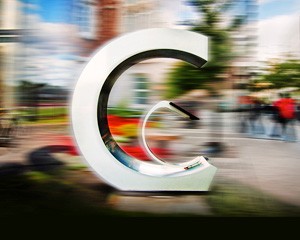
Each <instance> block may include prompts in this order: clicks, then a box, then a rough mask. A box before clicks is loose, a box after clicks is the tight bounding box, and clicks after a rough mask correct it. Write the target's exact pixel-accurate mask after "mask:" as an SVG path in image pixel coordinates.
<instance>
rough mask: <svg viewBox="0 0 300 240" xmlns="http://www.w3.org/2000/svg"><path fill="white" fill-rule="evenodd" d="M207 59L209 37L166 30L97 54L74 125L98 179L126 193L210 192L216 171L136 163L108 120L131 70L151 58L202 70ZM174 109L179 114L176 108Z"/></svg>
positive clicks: (203, 165)
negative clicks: (121, 80) (117, 86)
mask: <svg viewBox="0 0 300 240" xmlns="http://www.w3.org/2000/svg"><path fill="white" fill-rule="evenodd" d="M207 55H208V39H207V37H206V36H203V35H201V34H198V33H195V32H191V31H187V30H179V29H166V28H154V29H145V30H141V31H137V32H133V33H129V34H125V35H123V36H120V37H118V38H116V39H113V40H112V41H110V42H109V43H108V44H106V45H105V46H104V47H102V48H100V49H99V50H98V51H96V53H95V54H94V56H93V57H92V58H91V60H90V61H89V62H88V63H87V65H86V67H85V68H84V69H83V71H82V73H81V75H80V77H79V79H78V81H77V84H76V86H75V90H74V93H73V98H72V108H71V119H72V127H73V133H74V137H75V139H76V142H77V145H78V147H79V150H80V151H81V153H82V155H83V156H84V158H85V159H86V161H87V162H88V163H89V165H90V166H91V167H92V169H93V170H94V171H95V172H96V173H97V174H98V176H99V177H100V178H102V179H103V180H105V181H106V182H107V183H108V184H110V185H112V186H113V187H115V188H117V189H119V190H123V191H208V190H209V187H210V185H211V182H212V180H213V177H214V175H215V173H216V170H217V169H216V167H214V166H212V165H211V164H209V163H208V162H207V161H206V159H205V158H204V157H202V156H199V157H197V158H195V159H194V160H192V161H191V162H188V163H183V164H178V165H174V164H167V163H164V162H161V160H160V159H158V158H156V156H155V155H153V156H151V157H152V158H153V159H154V160H157V164H153V163H148V162H145V161H141V160H138V159H135V158H133V157H131V156H129V155H128V154H127V153H125V152H124V151H123V150H122V149H121V148H120V147H119V145H118V144H117V142H116V141H115V140H114V138H113V136H112V135H111V132H110V130H109V125H108V120H107V102H108V97H109V93H110V91H111V89H112V87H113V85H114V83H115V82H116V80H117V79H118V77H119V76H120V75H121V74H122V73H123V72H124V71H125V70H126V69H128V68H129V67H131V66H132V65H134V64H136V63H138V62H140V61H142V60H146V59H150V58H157V57H167V58H175V59H181V60H184V61H186V62H188V63H190V64H193V65H195V66H196V67H201V66H202V65H203V64H204V63H206V61H207ZM166 103H168V104H169V103H170V102H167V101H163V102H160V103H159V104H160V106H159V104H158V105H157V106H156V107H161V106H162V105H163V104H166ZM172 107H173V109H172V110H174V111H176V107H175V108H174V106H171V108H172ZM152 110H153V109H152ZM154 110H155V109H154ZM177 110H178V108H177ZM180 112H181V113H182V111H179V113H180ZM150 114H151V113H149V115H150ZM144 122H146V121H144ZM145 144H146V142H144V145H145ZM146 150H147V149H146ZM148 150H149V149H148ZM148 150H147V151H148ZM148 153H149V151H148ZM155 158H156V159H155Z"/></svg>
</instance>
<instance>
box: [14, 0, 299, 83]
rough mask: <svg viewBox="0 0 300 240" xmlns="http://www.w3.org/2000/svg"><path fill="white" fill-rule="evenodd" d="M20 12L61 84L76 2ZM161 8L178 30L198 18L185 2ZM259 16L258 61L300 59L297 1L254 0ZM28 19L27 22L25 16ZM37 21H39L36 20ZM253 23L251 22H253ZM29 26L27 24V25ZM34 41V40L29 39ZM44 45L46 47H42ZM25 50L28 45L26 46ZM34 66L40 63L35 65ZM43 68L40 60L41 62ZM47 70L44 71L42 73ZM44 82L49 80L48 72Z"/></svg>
mask: <svg viewBox="0 0 300 240" xmlns="http://www.w3.org/2000/svg"><path fill="white" fill-rule="evenodd" d="M19 1H21V2H22V4H23V6H24V7H23V9H24V10H25V11H26V13H27V15H28V16H30V17H31V18H32V20H33V22H39V29H41V34H40V36H39V38H37V39H35V40H34V45H32V46H31V47H32V48H35V49H32V51H33V52H37V51H36V49H38V50H39V53H37V54H39V55H40V56H41V57H42V59H48V60H49V62H50V63H49V64H50V65H52V64H53V66H57V65H58V63H59V64H61V65H60V67H59V68H58V69H59V70H58V71H59V72H61V73H57V72H56V73H55V74H53V79H54V78H56V76H57V75H61V76H65V78H60V80H58V79H57V78H56V79H57V80H56V81H57V84H63V83H66V82H67V81H68V78H70V77H72V76H70V74H63V71H64V69H72V64H73V63H72V61H70V60H71V59H72V55H74V54H76V47H75V45H74V44H73V43H72V36H74V35H75V34H76V27H75V25H74V24H73V22H72V16H71V11H70V8H71V6H72V4H74V2H75V1H77V0H51V1H49V0H19ZM158 2H159V4H160V6H161V9H162V17H163V18H164V20H165V22H167V23H168V25H169V26H170V27H178V26H176V23H179V22H183V21H188V20H192V21H193V20H195V19H198V18H199V15H198V14H197V12H196V11H195V9H194V8H193V7H192V6H188V5H186V4H184V3H185V0H161V1H158ZM257 4H258V9H257V10H258V14H257V22H255V23H254V24H255V26H252V27H254V28H252V29H257V37H258V38H257V55H256V58H257V60H258V61H267V60H270V59H274V58H279V59H280V58H282V57H283V56H285V55H286V54H287V53H292V54H294V55H295V56H296V57H298V58H299V59H300V1H299V0H257ZM28 19H30V18H29V17H28ZM36 20H38V21H36ZM252 24H253V23H252ZM28 25H30V24H29V23H28ZM32 41H33V40H32ZM45 45H46V47H45ZM28 48H30V46H29V45H28ZM35 64H39V63H38V62H36V63H35ZM40 65H41V66H40V67H41V68H43V66H42V61H41V63H40ZM44 71H46V70H44ZM47 75H48V77H47V79H51V78H52V77H51V72H49V73H48V74H47Z"/></svg>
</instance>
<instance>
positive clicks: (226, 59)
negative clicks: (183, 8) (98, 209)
mask: <svg viewBox="0 0 300 240" xmlns="http://www.w3.org/2000/svg"><path fill="white" fill-rule="evenodd" d="M234 2H235V1H232V0H227V1H226V0H189V1H187V3H188V4H190V5H193V6H194V7H195V8H196V9H197V11H198V13H199V15H200V16H201V20H200V22H199V23H197V24H196V25H195V26H193V27H191V29H190V30H191V31H195V32H198V33H201V34H204V35H206V36H208V37H209V48H210V49H209V60H208V62H207V63H206V64H205V65H204V66H203V67H202V68H201V69H198V68H195V67H193V66H191V65H190V64H188V63H185V62H180V63H179V64H177V65H176V66H175V67H174V68H173V69H172V70H171V71H170V74H169V76H168V79H167V97H168V98H172V97H175V96H178V95H181V94H183V93H185V92H187V91H189V90H192V89H195V88H205V89H209V90H214V91H216V89H213V87H212V84H209V83H217V82H220V81H222V80H224V73H226V70H227V69H228V67H229V63H230V61H231V59H232V58H233V51H232V45H233V42H232V39H231V35H230V34H231V33H232V32H233V31H236V30H238V28H239V27H241V26H242V25H243V23H244V22H245V19H246V17H245V15H238V16H234V17H232V19H231V17H230V18H229V17H228V15H227V18H225V13H228V11H229V10H230V9H231V8H232V7H233V6H234ZM229 19H230V20H229Z"/></svg>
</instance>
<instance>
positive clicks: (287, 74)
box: [250, 60, 300, 90]
mask: <svg viewBox="0 0 300 240" xmlns="http://www.w3.org/2000/svg"><path fill="white" fill-rule="evenodd" d="M259 83H270V88H283V87H299V88H300V61H299V60H287V61H285V62H281V63H275V64H273V65H271V66H270V68H269V70H268V73H266V74H263V75H261V76H260V78H259V79H256V80H254V81H253V82H252V83H251V84H250V89H251V90H256V89H255V86H256V85H257V84H259Z"/></svg>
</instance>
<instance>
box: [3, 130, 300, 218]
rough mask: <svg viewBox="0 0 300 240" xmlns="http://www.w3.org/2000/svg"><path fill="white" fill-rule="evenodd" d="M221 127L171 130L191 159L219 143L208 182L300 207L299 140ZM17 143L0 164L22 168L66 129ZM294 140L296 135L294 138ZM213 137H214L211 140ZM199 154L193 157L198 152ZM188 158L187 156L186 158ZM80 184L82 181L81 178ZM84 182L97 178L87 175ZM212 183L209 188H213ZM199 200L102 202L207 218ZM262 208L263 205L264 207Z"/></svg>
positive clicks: (29, 135) (125, 197)
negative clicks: (210, 143)
mask: <svg viewBox="0 0 300 240" xmlns="http://www.w3.org/2000/svg"><path fill="white" fill-rule="evenodd" d="M223 127H224V126H223ZM231 127H232V125H228V126H227V127H226V126H225V129H226V130H225V131H224V134H222V135H220V134H219V135H218V134H216V135H215V136H214V135H213V134H211V132H209V133H208V132H207V129H201V128H200V129H197V130H195V129H186V130H182V129H179V128H178V129H177V133H178V134H181V135H182V136H183V138H184V142H185V144H186V151H187V152H188V153H189V154H190V155H191V156H192V155H198V154H199V152H200V153H201V151H202V150H201V149H203V148H201V147H203V143H205V142H207V141H208V140H213V139H219V140H220V141H221V142H222V143H224V146H225V150H224V152H223V153H222V154H220V155H211V157H210V162H211V164H213V165H214V166H216V167H217V168H218V171H217V174H216V177H215V179H214V183H226V182H228V181H229V182H230V181H234V182H239V183H242V184H245V185H247V186H251V187H253V188H255V189H257V190H260V191H261V192H263V193H267V194H268V195H270V196H272V197H274V199H278V200H280V201H282V202H285V203H287V204H291V205H294V206H298V207H300V174H299V170H300V161H299V160H300V158H299V156H300V147H299V144H300V142H299V141H295V142H284V141H282V140H271V139H265V138H261V136H256V137H258V138H256V137H255V138H253V136H251V137H249V136H245V135H241V134H238V133H236V132H234V131H232V129H231ZM25 131H26V134H22V136H20V139H19V142H18V144H17V145H16V146H14V147H12V148H3V147H2V148H0V151H1V152H0V164H5V163H9V162H18V163H21V164H26V158H27V156H28V154H29V153H30V152H32V151H34V150H35V149H38V148H40V147H43V146H47V145H53V144H54V143H55V142H56V140H57V139H59V136H64V135H70V130H69V127H68V126H54V127H53V126H40V127H32V128H28V129H25ZM299 136H300V135H299ZM214 137H217V138H214ZM199 149H200V151H199V152H198V150H199ZM56 156H57V157H59V158H60V157H61V160H62V161H70V159H71V161H72V159H73V158H74V159H75V158H76V161H79V162H82V163H83V164H85V161H84V160H83V159H82V158H81V157H72V156H66V155H59V154H58V155H56ZM189 157H190V156H189ZM83 181H87V180H86V179H85V180H83ZM90 181H95V182H97V181H99V182H101V180H100V179H98V178H97V177H95V175H93V174H91V178H90ZM214 183H213V184H214ZM203 199H204V198H203V197H202V196H201V195H200V196H199V195H191V194H186V195H168V194H161V195H157V194H156V195H143V194H135V193H120V192H116V193H113V194H111V195H110V197H109V198H108V200H107V201H108V204H110V206H112V207H114V208H116V209H120V210H126V211H141V212H152V213H155V212H159V213H199V214H204V215H209V214H210V213H211V210H210V208H209V206H208V204H207V203H206V202H205V200H203ZM266 205H268V204H267V203H266Z"/></svg>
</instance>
